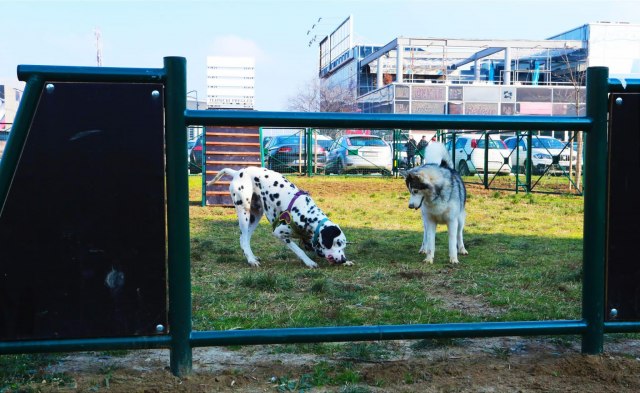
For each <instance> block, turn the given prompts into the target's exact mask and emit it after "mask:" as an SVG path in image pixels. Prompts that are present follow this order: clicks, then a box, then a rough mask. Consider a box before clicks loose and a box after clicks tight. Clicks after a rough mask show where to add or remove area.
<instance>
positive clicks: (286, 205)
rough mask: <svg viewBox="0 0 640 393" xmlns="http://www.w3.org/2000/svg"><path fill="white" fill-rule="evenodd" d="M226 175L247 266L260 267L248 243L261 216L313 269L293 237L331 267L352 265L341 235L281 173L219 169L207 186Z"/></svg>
mask: <svg viewBox="0 0 640 393" xmlns="http://www.w3.org/2000/svg"><path fill="white" fill-rule="evenodd" d="M225 175H228V176H233V180H231V184H230V185H229V192H230V194H231V199H232V200H233V203H234V205H235V208H236V213H237V214H238V223H239V225H240V247H242V251H243V252H244V255H245V257H246V258H247V262H248V263H249V265H251V266H259V265H260V259H259V258H258V257H256V256H255V255H254V254H253V251H251V245H250V242H251V235H252V234H253V232H254V230H255V229H256V227H257V226H258V223H259V222H260V219H261V218H262V216H263V214H264V215H266V217H267V219H268V220H269V222H270V223H271V226H272V227H273V234H274V236H275V237H277V238H278V239H280V240H282V241H283V242H284V243H285V244H286V245H287V247H289V249H291V251H293V252H294V253H295V254H296V255H297V256H298V258H300V259H301V260H302V262H304V264H305V265H307V266H308V267H310V268H316V267H318V264H316V263H315V262H314V261H312V260H311V258H309V257H308V256H307V254H306V253H305V252H304V251H303V250H302V249H301V248H300V247H299V246H298V245H297V244H296V243H295V242H294V241H293V240H292V238H298V239H299V241H300V245H302V246H303V247H304V248H305V249H306V250H307V251H313V252H315V253H316V254H317V255H318V256H319V257H324V258H326V260H327V261H328V262H329V263H330V264H346V265H351V262H347V258H346V256H345V251H344V249H345V246H346V245H347V239H346V237H345V235H344V233H343V232H342V230H341V229H340V227H339V226H338V225H336V224H335V223H333V222H331V221H330V220H329V218H328V217H327V216H326V215H325V214H324V213H323V212H322V210H320V208H319V207H318V206H316V204H315V203H314V202H313V200H312V199H311V197H310V196H309V194H308V193H306V192H305V191H302V190H300V189H299V188H298V187H296V185H295V184H293V183H291V182H290V181H289V180H287V179H286V178H285V177H284V176H282V175H281V174H280V173H278V172H274V171H271V170H269V169H266V168H260V167H246V168H243V169H240V170H234V169H229V168H225V169H222V170H220V172H219V173H218V174H217V175H216V176H215V177H214V178H213V180H211V181H209V182H207V185H208V186H210V185H212V184H213V183H215V182H216V181H218V180H219V179H220V178H221V177H223V176H225Z"/></svg>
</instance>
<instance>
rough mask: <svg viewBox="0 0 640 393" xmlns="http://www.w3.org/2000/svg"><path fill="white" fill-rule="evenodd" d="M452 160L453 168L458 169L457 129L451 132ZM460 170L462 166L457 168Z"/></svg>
mask: <svg viewBox="0 0 640 393" xmlns="http://www.w3.org/2000/svg"><path fill="white" fill-rule="evenodd" d="M451 161H452V162H453V169H456V167H457V165H456V164H457V162H456V133H455V131H454V132H452V133H451ZM457 169H458V170H460V168H457Z"/></svg>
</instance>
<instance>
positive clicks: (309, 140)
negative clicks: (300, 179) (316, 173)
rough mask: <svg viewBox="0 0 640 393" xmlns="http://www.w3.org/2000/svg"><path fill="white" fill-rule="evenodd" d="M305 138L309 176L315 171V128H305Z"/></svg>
mask: <svg viewBox="0 0 640 393" xmlns="http://www.w3.org/2000/svg"><path fill="white" fill-rule="evenodd" d="M304 133H305V139H306V147H305V149H306V150H307V176H309V177H311V174H312V173H313V155H314V150H313V130H312V129H311V128H305V129H304Z"/></svg>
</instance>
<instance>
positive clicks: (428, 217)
mask: <svg viewBox="0 0 640 393" xmlns="http://www.w3.org/2000/svg"><path fill="white" fill-rule="evenodd" d="M425 157H426V164H424V165H422V166H419V167H416V168H413V169H411V170H409V171H407V172H405V173H404V174H403V175H404V177H405V182H406V184H407V188H408V189H409V193H410V194H411V196H410V198H409V208H411V209H420V211H421V212H422V224H423V226H424V235H423V238H422V247H420V253H424V254H426V257H425V259H424V261H425V262H427V263H433V257H434V255H435V249H436V248H435V242H436V225H437V224H447V229H448V232H449V262H451V263H458V254H461V255H467V254H468V252H467V250H466V249H465V248H464V242H463V239H462V231H463V229H464V221H465V216H466V213H465V210H464V205H465V202H466V199H467V191H466V189H465V186H464V183H463V182H462V179H461V178H460V175H459V174H458V172H456V170H455V169H454V168H453V163H452V161H451V158H450V157H449V153H448V152H447V150H446V148H445V147H444V145H443V144H442V143H440V142H431V143H429V145H428V146H427V149H426V151H425Z"/></svg>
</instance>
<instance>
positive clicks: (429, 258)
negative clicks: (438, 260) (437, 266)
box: [423, 255, 433, 264]
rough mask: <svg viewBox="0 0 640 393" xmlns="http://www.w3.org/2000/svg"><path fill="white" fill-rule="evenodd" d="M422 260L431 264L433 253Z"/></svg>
mask: <svg viewBox="0 0 640 393" xmlns="http://www.w3.org/2000/svg"><path fill="white" fill-rule="evenodd" d="M423 262H424V263H429V264H433V255H430V256H428V257H426V258H425V259H424V261H423Z"/></svg>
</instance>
